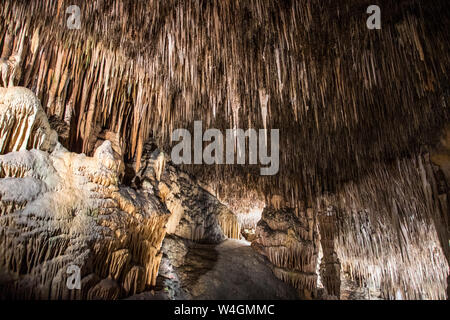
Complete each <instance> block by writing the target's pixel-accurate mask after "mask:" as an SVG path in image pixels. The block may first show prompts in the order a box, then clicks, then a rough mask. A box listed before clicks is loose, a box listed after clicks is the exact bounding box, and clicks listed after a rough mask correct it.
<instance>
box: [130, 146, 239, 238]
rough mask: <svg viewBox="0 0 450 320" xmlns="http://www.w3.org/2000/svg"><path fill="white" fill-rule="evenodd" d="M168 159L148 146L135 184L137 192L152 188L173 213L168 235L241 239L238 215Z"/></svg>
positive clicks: (169, 222)
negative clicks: (141, 189)
mask: <svg viewBox="0 0 450 320" xmlns="http://www.w3.org/2000/svg"><path fill="white" fill-rule="evenodd" d="M152 148H154V149H152ZM167 160H168V159H167V156H166V155H165V154H164V152H161V151H160V150H159V149H158V148H156V147H155V145H154V144H149V143H147V144H145V146H144V151H143V156H142V157H141V165H140V166H139V167H140V170H139V171H138V172H137V174H136V176H135V178H134V179H133V181H132V184H133V185H134V187H135V188H137V189H140V188H148V187H151V189H152V190H153V192H154V194H155V195H157V196H158V197H159V199H160V201H161V202H162V203H164V204H165V206H166V207H167V209H168V210H169V211H170V213H171V217H170V218H169V220H168V224H167V233H168V234H174V235H176V236H179V237H182V238H184V239H188V240H191V241H194V242H212V243H218V242H220V241H222V240H224V239H226V238H231V239H239V238H240V225H239V223H238V219H237V216H236V215H235V214H234V213H233V212H232V211H231V210H230V209H229V208H228V207H227V206H226V205H224V204H223V203H221V202H220V201H219V200H218V199H217V198H216V197H215V196H214V195H213V194H211V193H210V192H209V191H207V190H206V189H204V188H203V187H202V185H204V184H201V183H199V182H198V181H197V179H195V177H193V176H191V175H189V174H187V173H185V172H183V171H180V170H179V169H177V168H176V167H175V166H173V164H172V163H171V162H170V161H167ZM133 166H134V167H136V164H133Z"/></svg>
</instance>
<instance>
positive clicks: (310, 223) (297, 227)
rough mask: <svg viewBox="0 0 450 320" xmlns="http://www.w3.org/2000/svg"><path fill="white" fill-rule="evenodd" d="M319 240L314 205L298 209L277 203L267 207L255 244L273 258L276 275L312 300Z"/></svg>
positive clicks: (254, 245)
mask: <svg viewBox="0 0 450 320" xmlns="http://www.w3.org/2000/svg"><path fill="white" fill-rule="evenodd" d="M318 241H319V237H318V233H317V221H316V218H315V216H314V213H313V210H312V209H311V208H308V209H306V210H305V208H303V210H300V211H296V210H295V209H292V208H289V207H285V206H283V205H281V206H279V205H278V203H276V205H273V206H272V205H269V206H267V207H266V208H264V210H263V213H262V218H261V220H260V221H259V222H258V225H257V228H256V240H254V241H253V242H252V247H253V248H254V249H255V250H257V251H258V252H260V253H261V254H263V255H265V256H266V257H267V258H268V259H269V261H270V263H271V264H272V269H273V272H274V274H275V276H277V277H278V278H279V279H281V280H283V281H285V282H287V283H289V284H291V285H292V286H294V287H295V288H297V289H298V291H299V294H300V296H301V297H302V298H305V299H311V298H313V297H314V296H315V294H316V289H317V274H316V272H315V271H316V265H317V259H318V253H319V242H318Z"/></svg>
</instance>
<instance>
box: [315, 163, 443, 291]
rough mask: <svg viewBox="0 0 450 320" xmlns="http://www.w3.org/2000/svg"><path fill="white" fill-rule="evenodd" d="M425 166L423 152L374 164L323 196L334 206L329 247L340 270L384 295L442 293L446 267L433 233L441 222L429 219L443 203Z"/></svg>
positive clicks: (438, 213) (437, 240)
mask: <svg viewBox="0 0 450 320" xmlns="http://www.w3.org/2000/svg"><path fill="white" fill-rule="evenodd" d="M427 166H430V163H429V160H427V157H423V156H417V157H415V158H412V159H403V160H398V161H397V162H396V163H393V164H391V165H380V166H379V167H378V168H377V169H376V170H374V171H373V172H372V173H371V174H369V175H367V176H366V177H364V178H363V179H361V180H360V181H358V182H351V183H348V184H346V185H344V186H343V187H342V189H341V191H340V192H339V193H337V194H336V195H335V196H334V200H331V199H330V198H328V196H326V197H325V199H324V200H323V201H324V202H325V203H329V204H330V205H331V206H334V207H335V208H336V209H335V210H336V222H337V224H336V228H337V230H336V231H337V232H336V233H337V236H335V237H334V245H335V251H336V253H337V256H338V258H339V261H340V262H341V264H342V268H343V270H344V271H345V272H348V273H350V275H351V276H352V277H353V278H354V279H356V280H357V281H358V282H359V283H360V284H361V285H362V284H364V285H366V286H369V287H372V288H377V289H379V290H380V291H381V292H382V294H383V297H384V298H388V299H445V297H446V286H447V283H446V282H447V281H446V279H447V276H448V273H449V267H448V262H447V260H446V258H445V255H444V252H443V249H442V248H443V247H444V246H441V245H440V242H439V236H438V233H437V231H436V225H437V226H442V222H439V223H438V224H435V223H434V221H435V218H436V217H439V216H441V210H442V209H444V208H445V207H444V206H442V207H441V206H440V204H439V197H438V196H437V194H436V193H435V192H434V191H433V190H432V187H431V185H433V184H435V182H434V179H435V178H434V173H433V171H431V173H430V172H427V173H426V172H425V170H424V168H425V167H427ZM386 181H389V184H386ZM445 192H446V193H447V192H448V190H446V191H445ZM319 203H320V202H319ZM319 210H323V209H319Z"/></svg>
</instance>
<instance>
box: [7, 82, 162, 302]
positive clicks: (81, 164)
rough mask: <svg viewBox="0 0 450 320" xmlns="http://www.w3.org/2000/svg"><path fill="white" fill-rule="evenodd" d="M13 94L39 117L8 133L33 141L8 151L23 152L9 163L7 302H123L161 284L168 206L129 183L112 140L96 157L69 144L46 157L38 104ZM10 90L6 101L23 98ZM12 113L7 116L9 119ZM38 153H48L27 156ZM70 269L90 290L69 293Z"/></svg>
mask: <svg viewBox="0 0 450 320" xmlns="http://www.w3.org/2000/svg"><path fill="white" fill-rule="evenodd" d="M10 90H13V91H10ZM10 92H13V93H16V94H18V95H19V98H21V97H22V96H23V93H25V96H26V100H22V101H23V102H22V103H23V104H22V105H20V106H21V107H22V109H23V110H32V111H33V112H29V113H23V114H22V115H23V119H22V120H21V121H24V122H25V123H27V122H28V121H29V123H30V124H33V126H32V127H30V128H31V130H30V132H29V133H27V134H24V131H26V130H27V127H26V126H22V127H20V126H19V127H14V128H12V127H2V130H3V129H5V132H6V136H10V135H9V133H8V132H9V131H8V130H6V129H9V130H19V129H20V131H18V132H17V134H15V135H14V136H23V137H29V139H28V141H32V143H31V142H29V143H24V144H17V141H18V140H14V139H7V140H4V141H5V143H4V144H3V146H4V148H5V149H2V150H8V151H10V150H13V149H19V150H20V151H15V152H10V153H7V154H5V155H1V156H0V210H1V215H0V274H1V275H0V288H1V290H0V292H1V294H0V295H1V296H2V297H3V298H33V299H75V298H89V299H113V298H118V297H122V296H127V295H131V294H134V293H137V292H140V291H142V290H144V289H145V288H146V287H150V286H153V285H155V283H156V276H157V272H158V268H159V263H160V260H161V257H162V253H161V252H160V246H161V243H162V240H163V238H164V235H165V224H166V223H167V219H168V217H169V212H168V211H167V209H166V208H165V206H163V205H162V204H161V203H160V202H159V200H158V198H157V197H156V196H155V195H154V194H152V193H151V192H147V191H148V190H140V191H135V190H133V189H131V188H129V187H121V186H119V176H120V174H121V168H122V165H121V162H120V161H118V160H116V159H115V157H114V152H113V150H112V147H111V143H110V142H109V141H105V142H104V143H103V144H102V145H101V146H100V147H98V148H97V150H96V151H95V154H94V156H93V157H92V158H91V157H86V156H85V155H82V154H81V155H80V154H74V153H70V152H68V151H67V150H66V149H64V148H63V147H61V146H60V145H59V144H56V147H55V148H54V150H53V151H52V152H51V153H48V152H46V151H44V150H48V149H49V145H50V144H49V143H48V141H47V140H46V138H47V137H48V135H47V134H46V133H47V132H48V130H49V127H48V122H47V121H46V118H45V115H44V114H43V113H40V112H42V111H41V110H40V109H39V108H38V107H37V102H36V101H37V100H36V98H35V97H33V96H32V94H31V93H30V92H29V91H28V90H23V89H18V90H15V88H13V89H8V93H7V94H8V95H9V94H10ZM0 93H2V96H0V101H3V102H4V101H16V100H15V99H16V98H11V97H8V98H7V99H5V98H4V95H3V93H4V91H2V92H0ZM29 103H31V105H28V104H29ZM9 110H10V109H2V111H5V112H6V114H5V112H2V113H1V114H0V117H3V119H6V120H7V119H9V118H10V116H9V114H8V112H9ZM36 115H37V116H36ZM27 116H28V118H27ZM35 119H39V121H35ZM41 124H42V126H43V127H40V126H39V125H41ZM17 128H19V129H17ZM50 136H52V134H50ZM24 141H25V140H24ZM29 146H33V147H37V148H39V147H40V148H42V149H43V150H37V149H33V150H24V149H25V148H27V147H29ZM69 266H77V267H79V268H80V270H81V289H80V290H69V289H68V287H67V279H68V276H69V274H68V267H69Z"/></svg>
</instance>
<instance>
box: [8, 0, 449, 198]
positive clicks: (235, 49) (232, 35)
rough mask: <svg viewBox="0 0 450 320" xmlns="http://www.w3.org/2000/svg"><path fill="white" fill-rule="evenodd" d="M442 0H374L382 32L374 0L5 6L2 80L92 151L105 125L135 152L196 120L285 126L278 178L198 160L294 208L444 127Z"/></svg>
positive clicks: (44, 1) (39, 0)
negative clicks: (32, 97) (377, 22)
mask: <svg viewBox="0 0 450 320" xmlns="http://www.w3.org/2000/svg"><path fill="white" fill-rule="evenodd" d="M446 2H447V1H446V0H436V1H433V3H432V4H429V3H427V4H424V3H423V1H419V0H413V1H409V0H408V1H394V0H382V1H379V2H378V5H379V6H380V7H381V9H382V14H383V20H382V21H383V25H382V29H381V30H368V28H367V26H366V19H367V17H368V15H367V14H366V9H367V7H368V6H369V5H370V4H371V3H370V1H347V0H345V1H344V0H322V1H315V2H310V1H291V0H288V1H262V0H257V1H251V2H247V1H226V2H218V1H213V2H211V1H206V0H202V1H197V0H195V1H194V0H183V1H178V0H152V1H131V0H127V1H122V0H120V1H119V0H95V1H81V0H70V1H69V0H59V1H53V0H32V1H23V0H4V1H2V5H1V6H0V20H1V23H0V43H1V52H2V56H1V58H2V59H3V60H2V63H3V64H5V66H6V78H7V82H8V83H10V82H12V83H14V84H16V85H17V84H20V85H23V86H26V87H28V88H30V89H32V90H33V91H34V92H35V93H36V94H37V95H38V97H39V98H40V99H41V101H42V102H43V106H44V109H45V112H46V113H47V114H48V115H49V116H53V117H54V118H55V119H56V120H59V121H60V122H64V123H66V124H67V126H68V127H69V128H70V129H69V130H70V135H69V136H70V139H69V141H67V142H66V143H67V146H68V147H69V149H70V150H72V151H83V152H85V153H87V154H91V153H92V152H93V150H94V142H95V141H93V140H92V139H91V137H95V136H96V135H98V134H101V133H102V131H104V130H108V131H112V132H114V133H117V134H118V135H119V136H120V138H122V139H123V140H124V141H127V144H126V149H125V155H126V157H127V158H132V157H133V156H135V155H136V156H137V158H138V159H139V157H140V156H141V154H142V149H143V145H144V143H145V141H146V140H147V138H148V137H149V136H152V135H153V136H155V137H156V138H158V139H159V141H160V142H161V145H165V146H166V147H167V146H168V145H169V138H170V133H171V132H172V129H174V128H178V127H183V128H184V127H187V128H190V125H191V123H192V122H193V121H194V120H200V119H201V120H203V123H204V126H205V128H206V127H214V128H219V129H224V128H243V129H246V128H249V127H253V128H269V129H270V128H279V129H281V142H280V143H281V147H280V150H281V154H280V157H281V159H280V161H281V167H280V174H279V177H277V179H273V178H270V177H269V178H267V177H266V178H261V177H259V175H258V174H253V172H256V170H255V171H253V170H254V169H255V168H254V167H253V166H196V167H190V168H189V170H191V171H192V172H195V173H198V174H201V175H202V176H203V177H204V178H205V179H209V180H210V181H217V178H218V177H221V178H223V179H226V180H235V181H237V182H239V183H240V185H241V186H242V187H241V188H247V189H258V190H261V191H267V190H268V189H270V190H271V189H276V190H278V191H279V192H280V193H282V194H292V198H293V201H292V204H295V203H297V202H298V201H299V200H302V199H301V198H302V197H304V195H305V194H311V193H314V192H315V191H318V190H319V191H321V190H322V189H329V188H333V187H334V186H335V185H336V184H337V183H338V182H339V181H341V179H350V178H356V177H358V176H359V175H360V174H361V173H363V172H364V171H365V170H366V169H367V168H368V167H370V165H371V163H372V162H373V161H374V160H382V159H385V158H393V157H396V156H398V155H402V154H405V153H408V152H412V151H415V150H417V148H418V145H419V144H421V143H428V142H430V140H431V139H432V136H433V131H435V130H438V129H439V128H440V127H441V126H442V123H444V122H445V121H446V119H447V113H448V111H447V109H448V108H446V104H447V101H446V100H447V98H448V92H449V90H448V83H449V81H448V75H447V70H448V69H449V66H450V65H449V59H448V55H447V52H448V49H449V48H448V43H449V42H450V41H449V39H448V32H447V30H446V27H445V26H447V25H448V24H449V15H448V11H447V10H443V8H445V6H446V4H447V3H446ZM71 5H78V6H79V7H80V9H81V10H80V14H81V16H80V21H81V28H80V29H79V30H76V29H75V30H72V29H69V28H68V25H67V20H68V19H71V17H70V14H66V10H67V8H69V7H70V6H71ZM17 66H21V67H22V69H23V71H22V72H16V70H17ZM430 128H433V129H430ZM292 137H298V138H295V139H292ZM368 146H370V147H368ZM298 152H301V153H302V156H299V155H298ZM137 163H138V164H139V161H137ZM224 181H225V180H224ZM319 182H320V183H319ZM293 206H294V205H293Z"/></svg>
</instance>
